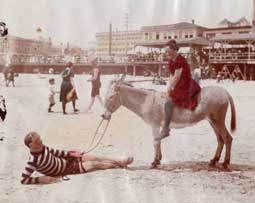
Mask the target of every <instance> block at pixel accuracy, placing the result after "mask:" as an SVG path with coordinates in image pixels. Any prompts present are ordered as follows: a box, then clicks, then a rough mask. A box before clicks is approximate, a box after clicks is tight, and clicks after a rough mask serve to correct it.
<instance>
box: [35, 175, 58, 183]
mask: <svg viewBox="0 0 255 203" xmlns="http://www.w3.org/2000/svg"><path fill="white" fill-rule="evenodd" d="M60 181H61V180H60V179H59V178H55V177H51V176H41V177H39V183H41V184H50V183H57V182H60Z"/></svg>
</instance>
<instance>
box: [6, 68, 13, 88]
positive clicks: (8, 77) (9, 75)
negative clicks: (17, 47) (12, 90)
mask: <svg viewBox="0 0 255 203" xmlns="http://www.w3.org/2000/svg"><path fill="white" fill-rule="evenodd" d="M14 76H15V74H14V68H13V67H11V66H7V67H6V69H5V70H4V79H5V85H6V87H8V86H9V84H10V82H12V86H13V87H15V84H14Z"/></svg>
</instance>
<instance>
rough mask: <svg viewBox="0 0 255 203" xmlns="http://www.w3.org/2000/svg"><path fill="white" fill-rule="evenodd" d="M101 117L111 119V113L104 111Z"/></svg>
mask: <svg viewBox="0 0 255 203" xmlns="http://www.w3.org/2000/svg"><path fill="white" fill-rule="evenodd" d="M101 117H102V118H103V119H104V120H107V121H109V120H110V119H111V117H112V116H111V114H110V113H104V114H102V115H101Z"/></svg>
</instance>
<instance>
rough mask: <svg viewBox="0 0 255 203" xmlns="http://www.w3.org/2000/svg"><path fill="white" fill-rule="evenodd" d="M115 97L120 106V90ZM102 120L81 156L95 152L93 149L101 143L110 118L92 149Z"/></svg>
mask: <svg viewBox="0 0 255 203" xmlns="http://www.w3.org/2000/svg"><path fill="white" fill-rule="evenodd" d="M116 95H117V96H118V98H119V99H118V101H119V103H120V105H121V99H120V90H118V91H117V93H116ZM115 103H116V102H114V103H113V105H112V106H111V111H112V109H113V107H114V105H115ZM111 111H110V112H111ZM104 120H105V119H104V118H103V119H102V120H101V121H100V123H99V125H98V126H97V129H96V131H95V133H94V136H93V138H92V140H91V142H90V144H89V147H88V150H87V151H85V150H84V151H83V152H82V153H81V155H83V154H87V153H89V152H92V151H93V150H95V149H96V148H97V147H98V146H99V144H100V142H101V141H102V139H103V137H104V135H105V133H106V130H107V129H108V127H109V124H110V121H111V118H110V119H109V120H107V123H106V126H105V128H104V130H103V133H102V134H101V136H100V138H99V140H98V141H97V143H96V145H95V146H94V147H92V145H93V144H94V141H95V138H96V136H97V135H99V129H100V128H101V126H102V124H103V122H104Z"/></svg>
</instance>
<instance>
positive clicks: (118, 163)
mask: <svg viewBox="0 0 255 203" xmlns="http://www.w3.org/2000/svg"><path fill="white" fill-rule="evenodd" d="M81 160H82V162H83V163H87V162H90V163H92V164H95V165H96V166H98V167H99V168H98V169H107V168H108V167H110V168H116V167H120V168H123V167H127V166H128V165H129V164H131V163H132V162H133V161H134V158H133V157H128V158H126V159H123V160H118V159H112V158H108V157H97V156H94V155H90V154H84V155H83V156H82V158H81ZM100 164H101V165H100ZM85 165H86V164H85ZM93 167H95V166H93ZM100 167H102V168H100ZM104 167H106V168H104Z"/></svg>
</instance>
